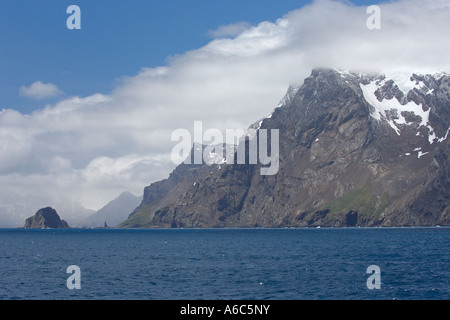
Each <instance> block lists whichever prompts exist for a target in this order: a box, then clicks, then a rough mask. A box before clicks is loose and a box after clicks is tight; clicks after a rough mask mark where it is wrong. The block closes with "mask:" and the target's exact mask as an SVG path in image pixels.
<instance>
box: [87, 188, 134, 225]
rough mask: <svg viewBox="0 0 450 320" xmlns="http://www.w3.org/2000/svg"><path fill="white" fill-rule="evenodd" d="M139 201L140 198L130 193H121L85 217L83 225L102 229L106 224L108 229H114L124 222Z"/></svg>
mask: <svg viewBox="0 0 450 320" xmlns="http://www.w3.org/2000/svg"><path fill="white" fill-rule="evenodd" d="M141 201H142V197H137V196H135V195H133V194H131V193H130V192H123V193H121V194H120V195H119V196H118V197H117V198H116V199H114V200H112V201H111V202H109V203H108V204H106V205H105V206H104V207H103V208H101V209H100V210H98V211H96V212H95V213H93V214H92V215H90V216H89V217H87V218H86V220H85V221H84V223H83V225H84V226H85V227H103V226H105V224H106V225H107V226H109V227H115V226H117V224H119V223H120V222H122V221H124V220H126V219H127V218H128V215H129V213H130V212H131V211H133V210H134V209H135V208H136V207H137V206H138V205H139V203H141Z"/></svg>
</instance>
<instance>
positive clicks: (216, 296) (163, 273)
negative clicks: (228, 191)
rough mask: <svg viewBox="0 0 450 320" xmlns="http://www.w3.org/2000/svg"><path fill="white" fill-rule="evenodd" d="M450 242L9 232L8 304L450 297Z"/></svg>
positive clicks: (386, 236) (379, 234)
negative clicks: (374, 270)
mask: <svg viewBox="0 0 450 320" xmlns="http://www.w3.org/2000/svg"><path fill="white" fill-rule="evenodd" d="M449 244H450V228H348V229H326V228H322V229H208V230H202V229H181V230H108V229H96V230H20V229H0V299H39V300H49V299H58V300H59V299H83V300H84V299H96V300H102V299H117V300H125V299H134V300H135V299H137V300H234V299H241V300H249V299H251V300H253V299H255V300H305V299H307V300H310V299H319V300H334V299H345V300H347V299H357V300H362V299H364V300H365V299H370V300H372V299H383V300H385V299H389V300H391V299H405V300H412V299H414V300H416V299H430V300H431V299H432V300H437V299H439V300H441V299H445V300H448V299H449V298H450V272H449V270H450V250H449V249H450V246H449ZM71 265H76V266H78V267H79V270H80V272H79V274H78V275H79V280H80V285H81V289H73V290H70V289H68V287H67V279H68V278H69V277H70V276H71V274H70V273H67V267H68V266H71ZM371 265H376V266H378V267H379V269H380V274H379V280H381V284H380V289H373V290H369V288H368V286H367V279H368V278H369V277H370V276H371V274H368V273H367V268H368V267H369V266H371Z"/></svg>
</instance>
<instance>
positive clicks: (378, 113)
mask: <svg viewBox="0 0 450 320" xmlns="http://www.w3.org/2000/svg"><path fill="white" fill-rule="evenodd" d="M394 78H395V79H392V78H389V76H387V75H384V74H363V73H357V72H348V71H341V70H334V69H314V70H313V71H312V73H311V76H310V77H308V78H306V79H305V80H304V83H303V85H302V86H299V87H297V86H292V87H290V88H289V89H288V91H287V93H286V96H285V98H284V99H283V100H281V102H280V104H279V105H278V107H277V108H275V110H274V112H273V113H272V114H271V115H270V116H268V117H266V118H264V119H262V120H260V121H259V122H257V123H256V125H255V127H256V128H263V129H277V130H279V133H280V137H279V138H280V141H279V145H280V148H279V151H280V154H279V160H280V168H279V171H278V173H277V174H276V175H274V176H264V177H262V176H260V175H259V174H258V172H259V169H260V165H258V164H256V165H249V164H246V165H228V164H227V165H223V166H222V168H221V169H217V170H214V171H212V170H209V168H207V167H206V165H200V166H186V165H181V166H179V167H178V168H177V169H175V171H174V173H176V174H172V175H171V176H169V178H168V179H166V180H163V181H160V182H157V183H154V184H152V185H151V186H149V187H147V188H146V189H145V193H144V200H143V201H142V203H141V205H140V206H139V207H138V208H137V209H136V210H135V211H134V213H133V215H132V216H130V219H129V220H128V221H125V222H124V223H123V224H122V226H124V227H126V226H127V227H130V226H133V227H137V226H139V227H255V226H259V227H283V226H295V227H308V226H318V225H319V226H358V225H359V226H400V225H436V224H440V225H448V224H450V197H449V193H448V190H450V181H449V180H448V177H449V176H450V157H449V155H448V150H449V149H448V145H449V140H448V139H447V138H448V133H449V127H448V125H449V123H450V110H449V108H448V106H449V104H450V87H449V83H450V77H449V76H447V75H438V76H435V75H420V74H418V73H414V72H411V76H410V77H407V78H401V77H399V76H397V77H394Z"/></svg>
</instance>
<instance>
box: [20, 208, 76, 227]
mask: <svg viewBox="0 0 450 320" xmlns="http://www.w3.org/2000/svg"><path fill="white" fill-rule="evenodd" d="M68 228H69V225H68V224H67V222H66V221H64V220H61V219H60V217H59V215H58V213H57V212H56V210H55V209H52V208H50V207H48V208H43V209H40V210H38V211H37V212H36V214H35V215H34V216H32V217H30V218H28V219H26V220H25V229H68Z"/></svg>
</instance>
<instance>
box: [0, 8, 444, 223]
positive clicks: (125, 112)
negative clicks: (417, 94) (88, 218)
mask: <svg viewBox="0 0 450 320" xmlns="http://www.w3.org/2000/svg"><path fill="white" fill-rule="evenodd" d="M380 7H381V14H382V29H381V30H369V29H367V27H366V20H367V18H368V17H369V15H368V14H367V13H366V7H358V6H354V5H349V4H346V3H343V2H337V1H330V0H320V1H315V2H313V3H312V4H310V5H308V6H305V7H303V8H301V9H299V10H295V11H292V12H290V13H288V14H286V15H285V16H284V17H280V19H279V20H278V21H276V22H274V23H272V22H261V23H260V24H259V25H257V26H254V27H251V26H243V25H242V26H241V27H242V30H241V31H240V33H238V34H236V35H235V36H234V37H231V38H230V37H228V38H223V39H213V40H212V41H211V42H210V43H209V44H207V45H206V46H204V47H202V48H199V49H197V50H193V51H189V52H186V53H185V54H183V55H180V56H177V57H175V58H172V60H171V61H170V63H169V64H168V65H166V66H162V67H158V68H145V69H143V70H142V71H141V72H140V73H139V74H138V75H136V76H134V77H125V78H123V79H122V80H121V82H120V84H119V85H118V86H117V87H116V89H115V90H114V91H113V92H111V93H109V94H96V95H92V96H89V97H72V98H69V99H64V100H61V101H59V102H57V103H55V104H53V105H50V106H46V107H45V108H43V109H41V110H38V111H35V112H34V113H33V114H31V115H23V114H20V113H19V112H17V111H13V110H3V111H1V112H0V151H1V153H0V185H3V186H8V188H10V189H11V191H14V192H21V193H24V194H26V193H31V194H32V193H35V192H40V193H48V194H53V195H54V194H64V195H65V196H68V195H70V196H71V197H75V198H76V199H79V200H80V201H81V202H82V203H83V204H84V205H85V206H87V207H89V208H99V207H101V206H102V205H104V204H105V203H107V202H108V201H110V200H111V199H112V198H113V197H114V196H116V195H117V194H119V193H120V192H121V191H124V190H129V191H131V192H133V193H135V194H139V193H141V192H142V190H143V188H144V187H145V186H146V185H149V184H150V183H151V182H153V181H155V180H159V179H162V178H165V177H167V175H168V174H169V172H170V170H172V169H173V165H172V164H171V163H170V162H167V161H168V159H170V152H171V149H172V148H173V146H174V143H173V142H171V141H170V136H171V133H172V131H173V130H175V129H177V128H186V129H188V130H191V131H192V130H193V128H192V127H193V123H194V121H195V120H202V121H203V125H204V130H206V129H208V128H219V129H226V128H230V129H233V128H241V127H248V126H249V125H250V124H251V123H253V122H255V121H257V120H258V119H260V118H262V117H264V116H266V115H268V114H269V113H270V112H271V111H272V110H273V108H274V107H275V106H276V105H277V104H278V102H279V101H280V100H281V98H282V97H283V95H284V93H285V91H286V89H287V87H288V85H289V84H290V83H298V82H299V81H300V82H301V81H302V80H303V79H304V78H305V77H306V76H308V75H309V74H310V72H311V69H312V68H314V67H336V68H340V69H350V70H361V71H366V70H369V71H380V70H391V69H394V68H408V69H413V70H415V71H422V70H424V71H427V70H431V71H447V72H449V71H450V60H449V59H448V57H447V55H448V52H450V41H448V30H450V6H449V5H448V2H447V1H439V0H436V1H432V0H426V1H422V0H421V1H417V0H405V1H397V2H392V3H391V2H390V3H386V4H380ZM238 26H239V24H237V25H236V26H235V27H238ZM236 30H237V29H236ZM216 31H217V33H216V35H217V36H218V35H219V31H221V32H223V33H222V35H225V34H228V36H231V35H232V33H233V32H234V31H233V30H232V28H231V26H230V28H229V29H227V28H221V27H219V28H218V29H217V30H216ZM232 31H233V32H232ZM236 32H238V31H236ZM32 87H33V86H30V87H29V88H28V89H31V88H32ZM36 91H39V90H36ZM50 91H51V90H50ZM54 92H55V91H54ZM0 225H1V221H0Z"/></svg>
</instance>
